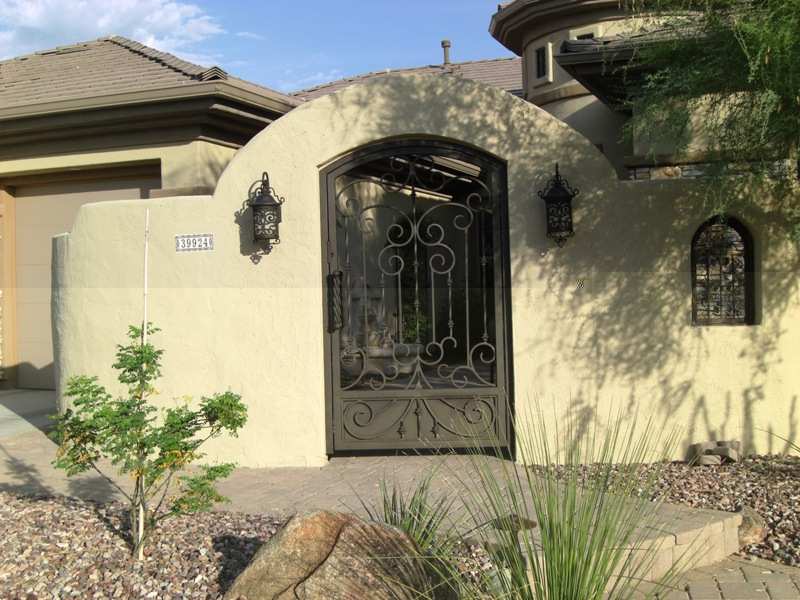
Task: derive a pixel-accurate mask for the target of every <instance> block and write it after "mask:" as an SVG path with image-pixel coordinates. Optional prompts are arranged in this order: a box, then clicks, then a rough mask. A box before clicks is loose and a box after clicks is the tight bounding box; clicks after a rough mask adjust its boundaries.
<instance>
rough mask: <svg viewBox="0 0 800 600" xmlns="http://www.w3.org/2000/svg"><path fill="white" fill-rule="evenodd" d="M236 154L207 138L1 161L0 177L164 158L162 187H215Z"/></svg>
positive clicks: (44, 154) (161, 160)
mask: <svg viewBox="0 0 800 600" xmlns="http://www.w3.org/2000/svg"><path fill="white" fill-rule="evenodd" d="M235 153H236V148H232V147H229V146H223V145H221V144H215V143H212V142H206V141H203V140H195V141H192V142H187V143H183V144H174V145H153V146H147V147H135V148H115V149H112V150H101V151H97V152H76V153H69V154H47V153H42V155H40V156H35V157H29V158H17V159H9V160H0V179H3V178H7V177H18V176H27V175H36V174H40V173H47V172H52V171H55V172H59V171H62V172H63V171H67V170H70V171H71V170H80V169H96V168H98V167H114V166H124V165H130V164H136V163H142V162H151V161H160V163H161V186H162V188H165V189H171V188H186V187H209V188H213V187H214V186H215V185H216V183H217V179H218V178H219V175H220V173H222V171H223V170H224V169H225V167H226V166H227V164H228V163H229V162H230V160H231V158H232V157H233V155H234V154H235Z"/></svg>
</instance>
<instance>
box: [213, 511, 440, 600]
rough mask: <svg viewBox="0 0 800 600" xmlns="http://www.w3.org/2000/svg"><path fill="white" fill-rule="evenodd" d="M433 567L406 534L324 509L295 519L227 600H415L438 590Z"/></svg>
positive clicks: (256, 559)
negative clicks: (298, 599) (426, 592)
mask: <svg viewBox="0 0 800 600" xmlns="http://www.w3.org/2000/svg"><path fill="white" fill-rule="evenodd" d="M427 566H428V565H427V564H426V562H425V559H424V558H423V557H422V556H421V555H420V554H419V551H418V550H417V547H416V545H415V544H414V542H413V541H412V540H411V539H410V538H409V537H408V536H407V535H406V534H404V533H403V532H401V531H399V530H397V529H394V528H392V527H387V526H385V525H380V524H377V523H368V522H366V521H362V520H361V519H359V518H357V517H355V516H353V515H347V514H342V513H336V512H331V511H319V512H314V513H311V514H308V515H303V516H296V517H294V518H292V519H291V520H290V521H289V522H288V523H287V524H286V526H285V527H284V528H283V529H282V530H281V531H279V532H278V534H277V535H276V536H275V537H274V538H273V539H272V540H270V542H269V543H267V544H265V545H264V546H263V547H262V548H261V549H260V550H259V551H258V553H257V554H256V555H255V557H254V558H253V561H252V562H251V563H250V565H249V566H248V567H247V568H246V569H245V570H244V571H243V572H242V573H241V575H239V577H238V578H237V579H236V581H234V583H233V586H231V588H230V590H228V593H227V594H226V595H225V600H239V599H243V598H246V599H247V600H290V599H291V600H294V599H296V598H305V599H307V600H316V599H318V600H363V599H365V598H369V599H370V600H384V599H386V600H389V599H392V600H404V599H408V600H411V599H412V598H419V597H420V592H423V591H425V590H430V589H432V588H433V583H434V579H433V576H432V574H431V573H430V572H429V569H428V568H427ZM425 597H428V596H425ZM431 597H433V598H444V597H445V596H431Z"/></svg>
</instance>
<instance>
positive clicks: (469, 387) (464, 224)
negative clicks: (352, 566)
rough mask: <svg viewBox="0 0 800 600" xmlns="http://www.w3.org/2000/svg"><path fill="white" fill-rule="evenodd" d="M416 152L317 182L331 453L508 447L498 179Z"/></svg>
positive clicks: (488, 167)
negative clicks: (324, 247)
mask: <svg viewBox="0 0 800 600" xmlns="http://www.w3.org/2000/svg"><path fill="white" fill-rule="evenodd" d="M423 150H426V152H420V151H419V149H416V148H415V149H414V150H410V149H409V150H406V151H402V149H398V151H397V152H394V153H388V152H379V153H377V154H376V155H375V156H373V157H371V160H363V161H360V162H357V163H356V164H355V165H349V168H343V169H340V170H339V171H336V172H334V173H332V174H329V176H328V179H327V196H326V201H327V210H328V213H327V214H328V235H329V241H328V247H329V248H331V249H332V252H331V254H330V256H329V258H328V261H329V264H328V268H329V274H328V278H329V285H328V293H327V296H328V303H329V307H328V331H329V332H330V335H331V339H330V343H329V347H330V351H331V358H332V363H331V374H332V377H331V385H332V388H333V389H332V399H333V402H332V404H333V406H332V421H333V423H332V425H333V427H334V445H335V449H347V448H353V449H358V448H365V449H372V448H390V447H398V448H403V447H418V446H419V447H423V446H424V447H428V446H431V445H433V446H435V445H437V444H441V445H467V444H472V443H474V442H476V441H478V442H482V441H485V442H487V443H497V442H501V443H502V442H503V441H504V440H507V439H508V424H507V421H508V418H507V417H508V414H507V410H506V404H507V402H506V400H507V397H504V396H505V394H506V393H507V381H506V379H507V374H506V372H505V368H506V362H505V356H504V352H505V344H506V337H505V331H504V319H503V308H504V303H505V300H506V298H505V291H504V287H505V286H504V285H503V282H502V275H503V265H502V264H499V263H501V262H502V260H503V259H504V256H505V253H504V252H503V251H501V250H502V249H503V248H502V244H501V242H502V241H503V238H502V235H501V234H502V230H503V227H505V212H504V210H505V206H504V204H503V201H504V185H505V183H504V181H505V180H504V173H503V172H502V169H501V168H500V165H499V164H496V163H493V162H490V161H485V160H483V161H482V160H474V161H473V160H465V158H472V157H471V155H469V154H467V155H465V154H464V153H462V152H454V151H452V150H450V149H448V148H444V147H442V148H440V147H437V146H433V147H430V148H428V147H425V148H423ZM332 277H334V278H333V279H332ZM501 359H502V360H501Z"/></svg>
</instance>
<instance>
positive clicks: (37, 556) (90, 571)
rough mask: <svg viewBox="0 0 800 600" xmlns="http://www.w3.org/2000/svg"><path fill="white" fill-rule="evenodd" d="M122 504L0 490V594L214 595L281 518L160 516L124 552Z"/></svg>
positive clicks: (32, 597)
mask: <svg viewBox="0 0 800 600" xmlns="http://www.w3.org/2000/svg"><path fill="white" fill-rule="evenodd" d="M125 521H126V517H125V513H124V512H123V507H122V505H119V504H111V505H97V504H93V503H90V502H84V501H81V500H76V499H73V498H66V497H50V498H44V497H18V496H14V495H11V494H7V493H2V492H0V598H2V599H3V600H13V599H17V598H19V599H21V600H43V599H45V598H59V599H60V598H81V599H89V598H92V599H93V598H121V599H128V598H158V599H159V600H160V599H171V598H203V599H206V598H208V599H211V598H220V597H221V596H222V593H223V592H224V590H225V589H227V587H228V586H229V585H230V583H231V582H232V581H233V579H234V578H235V577H236V575H238V574H239V573H240V572H241V571H242V569H244V567H245V566H246V565H247V563H248V562H249V561H250V559H251V557H252V556H253V554H255V552H256V550H258V548H259V547H260V546H261V545H262V544H263V543H264V542H265V541H267V540H268V539H269V538H270V537H272V536H273V535H274V534H275V532H276V531H277V530H278V528H279V527H280V526H281V524H282V522H281V521H279V520H277V519H274V518H271V517H269V516H265V515H247V514H240V513H224V512H219V513H217V512H215V513H203V514H200V515H198V516H196V517H192V518H184V517H179V518H175V519H170V520H166V521H164V522H163V523H162V526H161V527H160V528H159V532H158V534H157V535H156V537H155V538H154V539H153V540H152V541H151V544H150V545H149V547H148V548H147V550H146V553H145V561H144V562H143V563H137V562H135V561H132V560H131V558H130V550H129V548H128V545H127V543H126V542H125V540H124V538H123V534H121V533H120V526H121V525H122V523H123V522H125Z"/></svg>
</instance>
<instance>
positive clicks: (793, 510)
mask: <svg viewBox="0 0 800 600" xmlns="http://www.w3.org/2000/svg"><path fill="white" fill-rule="evenodd" d="M662 467H663V471H662V477H661V480H660V481H659V488H660V492H661V494H662V495H663V496H664V497H665V499H666V500H667V501H668V502H673V503H675V504H684V505H686V506H692V507H696V508H711V509H715V510H723V511H728V512H734V511H737V510H739V509H741V507H742V506H749V507H751V508H753V509H755V511H756V512H758V513H759V514H760V515H761V516H762V517H763V518H764V520H765V521H766V523H767V529H768V531H769V533H768V535H767V539H766V540H765V541H764V543H763V544H758V545H753V546H747V547H746V548H744V550H743V552H742V554H743V555H747V554H750V555H753V556H758V557H761V558H765V559H767V560H773V561H777V562H781V563H784V564H787V565H793V566H798V565H800V458H795V457H785V456H750V457H747V458H745V459H744V460H743V461H742V462H739V463H734V464H730V465H723V466H718V467H690V466H688V465H686V464H683V463H671V464H668V465H662Z"/></svg>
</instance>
